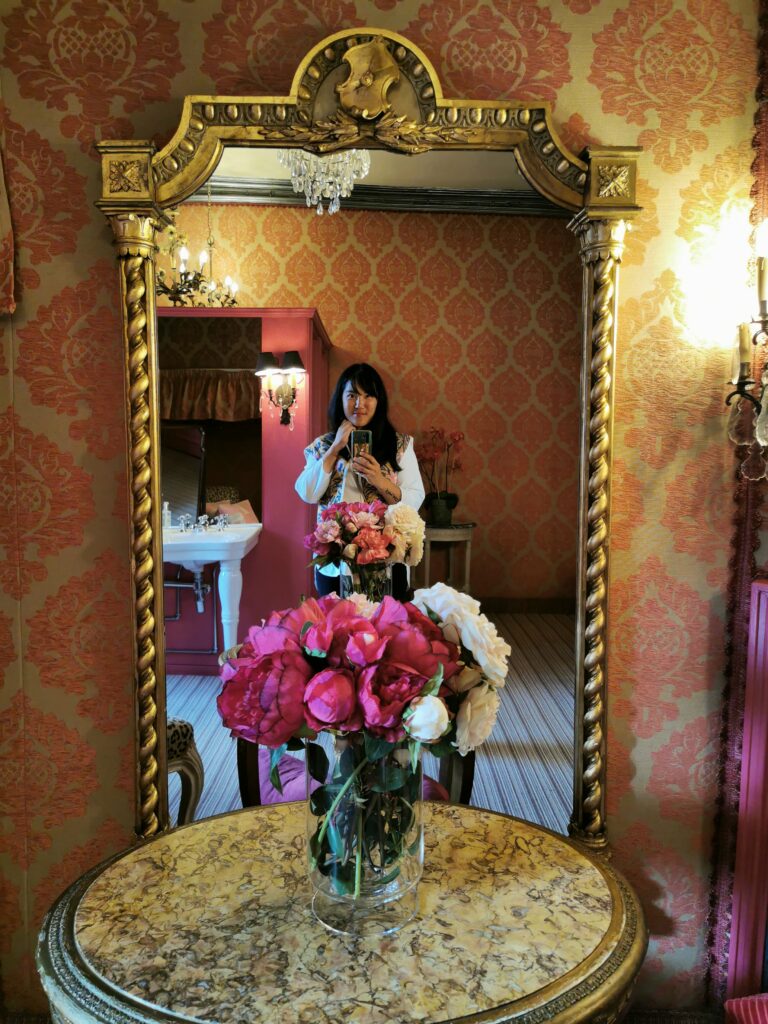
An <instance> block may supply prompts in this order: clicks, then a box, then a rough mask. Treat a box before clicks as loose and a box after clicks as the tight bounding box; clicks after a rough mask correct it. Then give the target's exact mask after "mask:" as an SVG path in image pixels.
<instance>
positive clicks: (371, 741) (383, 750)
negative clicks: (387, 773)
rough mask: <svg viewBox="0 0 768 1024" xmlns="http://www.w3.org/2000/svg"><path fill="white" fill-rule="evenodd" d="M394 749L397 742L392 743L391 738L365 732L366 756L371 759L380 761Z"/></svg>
mask: <svg viewBox="0 0 768 1024" xmlns="http://www.w3.org/2000/svg"><path fill="white" fill-rule="evenodd" d="M394 749H395V744H394V743H390V742H389V740H385V739H382V738H381V737H380V736H371V734H370V733H365V756H366V757H367V758H368V760H369V761H379V760H381V758H382V757H386V755H387V754H389V753H390V752H391V751H392V750H394Z"/></svg>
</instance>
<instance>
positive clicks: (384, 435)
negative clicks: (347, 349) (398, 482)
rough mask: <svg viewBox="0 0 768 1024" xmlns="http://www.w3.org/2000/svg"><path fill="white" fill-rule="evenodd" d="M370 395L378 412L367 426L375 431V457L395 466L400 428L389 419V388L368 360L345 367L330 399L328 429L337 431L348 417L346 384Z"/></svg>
mask: <svg viewBox="0 0 768 1024" xmlns="http://www.w3.org/2000/svg"><path fill="white" fill-rule="evenodd" d="M350 381H351V382H352V383H353V384H354V385H355V387H357V388H360V390H361V391H364V392H365V393H366V394H367V395H371V396H372V397H373V398H375V399H376V412H375V413H374V414H373V419H372V420H371V422H370V423H369V424H368V426H367V427H366V429H367V430H370V432H371V434H372V435H373V457H374V458H375V459H376V461H377V462H379V463H382V464H383V463H385V462H388V463H389V465H390V466H391V467H392V468H393V469H394V470H399V469H400V466H398V464H397V432H396V431H395V428H394V427H393V426H392V424H391V423H390V422H389V400H388V399H387V389H386V387H385V386H384V381H383V380H382V379H381V376H380V375H379V373H378V371H377V370H374V368H373V367H372V366H370V365H369V364H368V363H353V364H352V365H351V366H348V367H347V368H346V370H344V371H343V372H342V374H341V376H340V377H339V379H338V380H337V381H336V387H335V388H334V389H333V394H332V395H331V400H330V402H329V403H328V429H329V430H330V431H331V432H332V433H334V434H335V433H336V431H337V430H338V429H339V427H340V426H341V424H342V423H343V422H344V420H345V419H346V417H345V415H344V388H345V387H346V386H347V384H348V383H349V382H350Z"/></svg>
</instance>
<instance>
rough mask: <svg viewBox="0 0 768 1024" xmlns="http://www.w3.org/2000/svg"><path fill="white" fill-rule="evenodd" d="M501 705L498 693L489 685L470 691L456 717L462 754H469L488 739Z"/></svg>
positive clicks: (457, 740) (458, 745) (458, 740)
mask: <svg viewBox="0 0 768 1024" xmlns="http://www.w3.org/2000/svg"><path fill="white" fill-rule="evenodd" d="M499 704H500V701H499V695H498V693H496V691H495V690H494V689H493V688H492V687H491V686H488V684H487V683H485V684H483V685H482V686H476V687H475V688H474V690H470V691H469V693H468V694H467V696H466V698H465V699H464V702H463V703H462V705H461V707H460V708H459V713H458V715H457V716H456V746H457V747H458V748H459V753H460V754H462V755H464V754H468V753H469V751H470V750H474V749H475V747H479V746H480V744H481V743H484V742H485V740H487V739H488V737H489V736H490V734H491V730H492V729H493V726H494V724H495V722H496V715H497V714H498V713H499Z"/></svg>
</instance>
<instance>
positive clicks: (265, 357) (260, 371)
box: [255, 352, 280, 377]
mask: <svg viewBox="0 0 768 1024" xmlns="http://www.w3.org/2000/svg"><path fill="white" fill-rule="evenodd" d="M279 369H280V367H279V365H278V362H277V359H276V358H275V357H274V355H273V354H272V353H271V352H260V353H259V358H258V359H257V361H256V370H255V373H256V376H257V377H266V376H267V375H268V374H270V373H277V372H278V371H279Z"/></svg>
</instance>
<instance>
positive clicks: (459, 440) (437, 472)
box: [416, 427, 464, 526]
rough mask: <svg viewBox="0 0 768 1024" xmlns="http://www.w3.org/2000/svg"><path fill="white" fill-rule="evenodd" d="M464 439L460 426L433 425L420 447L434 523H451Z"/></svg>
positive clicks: (418, 449)
mask: <svg viewBox="0 0 768 1024" xmlns="http://www.w3.org/2000/svg"><path fill="white" fill-rule="evenodd" d="M463 443H464V434H463V433H462V432H461V431H460V430H454V431H453V432H451V433H448V432H446V431H445V430H443V429H442V427H431V428H430V430H429V431H428V432H427V436H426V438H425V439H424V440H423V441H422V442H421V444H420V445H419V446H418V447H417V450H416V456H417V458H418V460H419V466H420V467H421V471H422V473H423V474H424V477H425V478H426V480H425V482H426V484H427V488H428V489H427V495H426V497H425V499H424V504H425V507H426V509H427V514H428V516H429V522H430V524H431V525H432V526H450V525H451V517H452V514H453V510H454V509H455V508H456V505H457V504H458V501H459V496H458V495H457V494H455V493H454V492H453V491H451V489H450V480H451V473H452V472H454V471H459V470H461V460H460V458H459V455H460V454H461V449H462V446H463Z"/></svg>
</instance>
